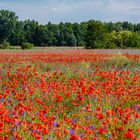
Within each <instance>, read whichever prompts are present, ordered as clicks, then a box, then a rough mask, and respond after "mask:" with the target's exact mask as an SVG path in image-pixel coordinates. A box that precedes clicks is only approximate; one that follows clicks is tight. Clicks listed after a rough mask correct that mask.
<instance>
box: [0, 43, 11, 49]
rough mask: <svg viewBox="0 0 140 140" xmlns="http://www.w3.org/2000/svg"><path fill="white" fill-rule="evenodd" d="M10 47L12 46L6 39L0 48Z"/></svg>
mask: <svg viewBox="0 0 140 140" xmlns="http://www.w3.org/2000/svg"><path fill="white" fill-rule="evenodd" d="M8 48H10V45H9V43H8V42H6V41H4V42H3V43H2V44H0V49H8Z"/></svg>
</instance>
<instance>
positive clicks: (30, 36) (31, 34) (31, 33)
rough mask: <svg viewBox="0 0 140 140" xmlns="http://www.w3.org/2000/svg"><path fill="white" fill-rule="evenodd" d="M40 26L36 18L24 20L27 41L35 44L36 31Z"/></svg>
mask: <svg viewBox="0 0 140 140" xmlns="http://www.w3.org/2000/svg"><path fill="white" fill-rule="evenodd" d="M37 27H38V22H36V21H35V20H25V21H24V32H25V38H26V41H27V42H29V43H32V44H34V42H35V31H36V28H37Z"/></svg>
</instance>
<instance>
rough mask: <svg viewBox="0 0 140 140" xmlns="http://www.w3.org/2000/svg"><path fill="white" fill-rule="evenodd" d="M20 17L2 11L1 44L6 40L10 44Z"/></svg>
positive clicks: (0, 21) (0, 23)
mask: <svg viewBox="0 0 140 140" xmlns="http://www.w3.org/2000/svg"><path fill="white" fill-rule="evenodd" d="M17 21H18V17H17V16H16V15H15V13H14V12H11V11H8V10H0V43H2V42H3V41H4V40H6V41H8V42H10V37H11V34H12V33H13V32H14V30H15V27H16V24H17Z"/></svg>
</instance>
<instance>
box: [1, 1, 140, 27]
mask: <svg viewBox="0 0 140 140" xmlns="http://www.w3.org/2000/svg"><path fill="white" fill-rule="evenodd" d="M0 9H7V10H11V11H14V12H15V13H16V15H17V16H18V17H19V19H20V20H25V19H34V20H36V21H38V22H39V23H41V24H47V23H48V22H49V21H50V22H52V23H59V22H72V23H73V22H83V21H88V20H90V19H95V20H101V21H105V22H109V21H112V22H118V21H128V22H132V23H140V0H0Z"/></svg>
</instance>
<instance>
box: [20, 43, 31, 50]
mask: <svg viewBox="0 0 140 140" xmlns="http://www.w3.org/2000/svg"><path fill="white" fill-rule="evenodd" d="M33 47H34V45H33V44H31V43H29V42H23V43H22V44H21V49H23V50H25V49H32V48H33Z"/></svg>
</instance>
